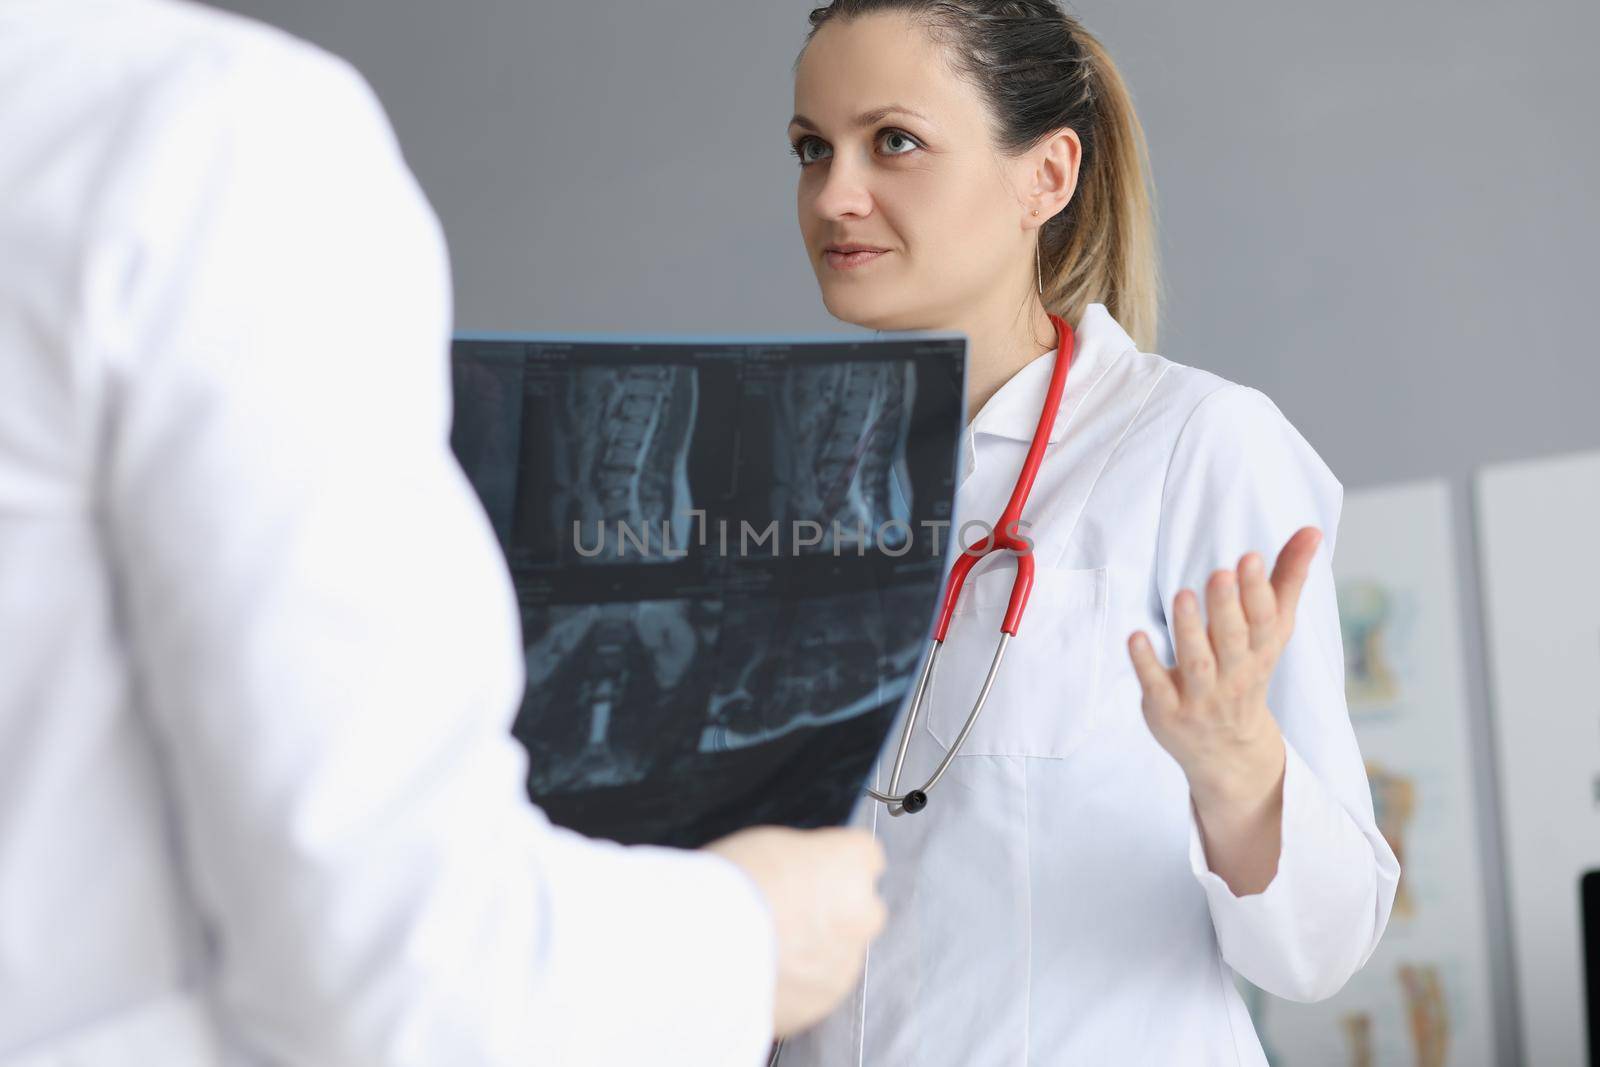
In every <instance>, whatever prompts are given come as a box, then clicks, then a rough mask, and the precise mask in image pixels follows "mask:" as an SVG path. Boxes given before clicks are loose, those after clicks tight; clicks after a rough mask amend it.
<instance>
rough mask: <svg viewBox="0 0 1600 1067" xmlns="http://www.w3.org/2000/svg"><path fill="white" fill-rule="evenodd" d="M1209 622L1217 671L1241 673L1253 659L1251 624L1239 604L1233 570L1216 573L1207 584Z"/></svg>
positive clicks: (1236, 577) (1208, 628)
mask: <svg viewBox="0 0 1600 1067" xmlns="http://www.w3.org/2000/svg"><path fill="white" fill-rule="evenodd" d="M1206 619H1207V627H1206V628H1207V630H1208V631H1209V633H1210V635H1211V648H1212V651H1213V653H1214V655H1215V657H1216V661H1217V670H1218V672H1219V673H1220V674H1223V675H1227V674H1228V673H1229V672H1230V671H1234V670H1238V669H1239V667H1240V666H1242V665H1243V664H1244V663H1245V662H1246V661H1247V660H1248V659H1249V657H1250V623H1249V621H1248V620H1247V619H1246V618H1245V615H1244V607H1243V605H1242V604H1240V602H1239V580H1238V576H1237V575H1235V574H1234V573H1233V572H1232V571H1230V570H1220V571H1216V572H1214V573H1213V574H1212V575H1211V580H1210V581H1208V582H1206Z"/></svg>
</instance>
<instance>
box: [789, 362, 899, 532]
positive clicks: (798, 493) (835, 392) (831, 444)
mask: <svg viewBox="0 0 1600 1067" xmlns="http://www.w3.org/2000/svg"><path fill="white" fill-rule="evenodd" d="M915 394H916V370H915V368H914V367H913V366H912V365H911V364H910V363H909V362H907V363H832V364H824V365H821V366H809V367H795V368H793V369H791V370H790V371H789V373H788V375H787V376H786V377H785V378H784V381H783V385H782V387H781V389H780V390H779V393H778V396H777V399H776V403H775V404H774V407H775V411H776V418H775V419H774V421H773V426H772V432H773V448H774V456H775V466H776V469H775V470H774V472H773V477H774V480H775V484H774V486H773V491H772V510H773V513H774V514H775V515H776V516H777V517H778V519H779V520H780V522H782V523H784V524H785V526H786V527H787V526H788V525H789V524H791V523H793V522H796V521H810V522H814V523H816V524H817V525H819V526H820V527H821V528H822V531H821V540H820V542H819V543H817V544H816V545H813V546H810V551H813V552H834V551H836V550H838V549H839V548H840V547H841V544H849V545H853V544H855V543H856V542H857V541H862V540H865V541H869V542H871V541H873V540H874V539H876V540H877V542H878V543H881V544H882V545H884V546H885V547H886V548H888V549H889V550H891V551H893V550H895V549H898V548H899V547H900V546H901V545H902V544H904V543H905V541H907V540H908V539H909V538H910V533H909V522H910V519H911V475H910V471H909V470H908V469H907V466H906V454H905V453H906V440H907V434H908V432H909V430H910V426H911V404H912V401H913V399H914V397H915ZM888 523H894V525H888V526H886V525H885V524H888Z"/></svg>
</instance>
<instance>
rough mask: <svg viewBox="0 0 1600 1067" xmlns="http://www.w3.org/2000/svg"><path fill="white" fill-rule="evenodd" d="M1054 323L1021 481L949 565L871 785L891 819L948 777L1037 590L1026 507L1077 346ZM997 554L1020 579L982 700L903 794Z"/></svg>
mask: <svg viewBox="0 0 1600 1067" xmlns="http://www.w3.org/2000/svg"><path fill="white" fill-rule="evenodd" d="M1050 321H1051V323H1053V324H1054V325H1055V328H1056V337H1057V348H1056V363H1055V367H1054V368H1053V369H1052V371H1051V374H1050V387H1049V391H1048V392H1047V393H1046V395H1045V402H1044V406H1043V408H1042V409H1041V410H1040V412H1039V424H1038V426H1037V427H1036V428H1035V429H1034V431H1033V440H1032V441H1031V442H1030V443H1029V445H1028V454H1027V457H1026V458H1025V459H1024V460H1023V462H1022V470H1021V471H1020V472H1019V473H1018V475H1017V483H1016V485H1015V486H1014V487H1013V488H1012V490H1011V499H1010V500H1009V501H1007V502H1006V507H1005V510H1004V511H1002V512H1001V513H1000V524H999V527H998V529H997V530H991V531H990V533H989V536H988V537H986V538H984V539H983V540H982V541H979V542H975V543H974V544H971V545H968V546H967V547H966V548H963V549H962V550H961V556H960V558H958V559H957V560H956V561H955V563H954V564H952V565H951V568H950V576H949V578H948V579H947V580H946V583H945V590H944V599H943V601H942V603H941V604H940V606H939V616H938V620H937V623H936V625H935V627H934V632H933V640H932V642H931V643H930V645H929V648H928V656H927V659H926V660H925V661H924V662H923V665H922V671H921V673H920V674H919V675H918V676H917V684H916V687H915V688H914V689H913V690H912V693H911V707H910V709H909V710H908V711H907V713H906V721H905V725H904V726H902V727H901V730H900V745H899V748H898V749H897V750H896V752H895V757H894V768H893V770H892V771H891V772H890V774H889V790H888V792H880V791H879V790H877V789H874V788H872V787H871V786H868V787H867V793H868V794H869V795H870V796H872V797H873V799H875V800H880V801H882V802H883V803H884V804H886V805H888V808H889V814H891V815H896V816H898V815H902V814H915V813H916V812H919V811H921V810H922V809H923V808H924V807H926V806H927V803H928V791H929V790H930V789H932V788H933V787H934V786H935V785H937V784H938V782H939V779H940V778H942V777H944V773H945V771H947V770H949V769H950V764H951V763H952V762H954V760H955V758H956V754H957V753H958V752H960V751H961V746H962V745H963V744H964V743H965V742H966V740H967V735H968V734H970V733H971V732H972V728H973V726H975V725H977V722H978V716H979V715H980V714H982V712H983V708H984V705H985V704H987V703H988V700H989V691H990V690H991V689H993V688H994V681H995V677H996V676H997V675H998V674H999V672H1000V661H1001V660H1002V659H1003V658H1004V657H1005V653H1006V645H1007V644H1008V643H1009V642H1010V640H1011V638H1013V637H1015V636H1016V634H1017V631H1018V629H1020V628H1021V626H1022V615H1023V612H1024V611H1025V610H1026V609H1027V606H1028V596H1029V594H1030V593H1031V592H1032V590H1033V572H1034V564H1033V545H1032V543H1031V542H1029V541H1026V540H1024V539H1023V538H1021V536H1020V532H1021V524H1022V509H1023V508H1024V507H1026V506H1027V503H1028V496H1029V494H1031V493H1032V492H1033V482H1034V479H1035V478H1036V477H1037V476H1038V473H1039V466H1040V464H1042V463H1043V462H1044V452H1045V446H1046V445H1048V444H1049V441H1050V431H1051V430H1052V428H1053V427H1054V426H1055V422H1056V416H1057V414H1058V413H1059V412H1060V410H1061V398H1062V396H1063V395H1064V394H1065V392H1066V385H1067V372H1068V370H1069V369H1070V368H1071V366H1072V357H1073V354H1074V353H1073V349H1074V347H1075V345H1074V342H1075V338H1074V337H1073V333H1072V327H1070V326H1068V325H1067V323H1066V320H1065V319H1063V318H1061V316H1059V315H1056V314H1053V313H1052V314H1051V315H1050ZM993 552H1010V553H1011V554H1012V556H1013V558H1015V560H1016V564H1017V576H1016V578H1015V579H1014V580H1013V582H1012V586H1011V599H1010V600H1009V601H1008V602H1007V604H1006V613H1005V617H1004V618H1003V619H1002V620H1001V623H1000V643H999V645H998V646H996V648H995V652H994V659H993V660H991V661H990V663H989V672H988V674H987V675H985V676H984V679H983V687H982V688H981V689H979V690H978V698H977V700H976V701H974V702H973V705H972V710H971V711H970V712H968V713H967V718H966V721H965V722H963V723H962V724H961V730H960V732H959V733H957V734H956V737H955V740H954V741H953V742H952V743H951V745H950V748H949V749H948V750H947V751H946V752H945V754H944V757H943V758H942V759H941V760H940V761H939V763H938V766H936V767H935V768H934V770H933V773H932V774H931V775H929V776H928V780H927V781H926V782H924V783H923V784H922V786H921V787H920V788H918V789H909V790H907V791H906V792H904V793H901V792H899V789H900V776H901V772H902V771H903V769H904V767H905V760H906V752H907V751H908V750H909V749H910V747H911V732H912V729H913V728H914V727H915V726H916V723H917V717H918V716H919V715H920V714H921V713H922V707H923V704H924V703H925V702H926V700H927V697H928V692H929V690H930V689H932V687H933V675H934V665H935V664H936V663H937V662H938V659H939V652H940V650H941V649H942V648H943V647H944V641H945V638H946V636H947V635H948V634H949V631H950V620H951V618H952V617H953V616H954V615H955V609H956V603H957V601H959V600H960V599H961V590H962V589H963V587H965V585H966V581H967V575H968V574H970V573H971V571H972V568H973V567H975V566H976V565H977V564H978V562H979V561H980V560H983V559H985V558H987V557H988V556H989V555H990V554H991V553H993Z"/></svg>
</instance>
